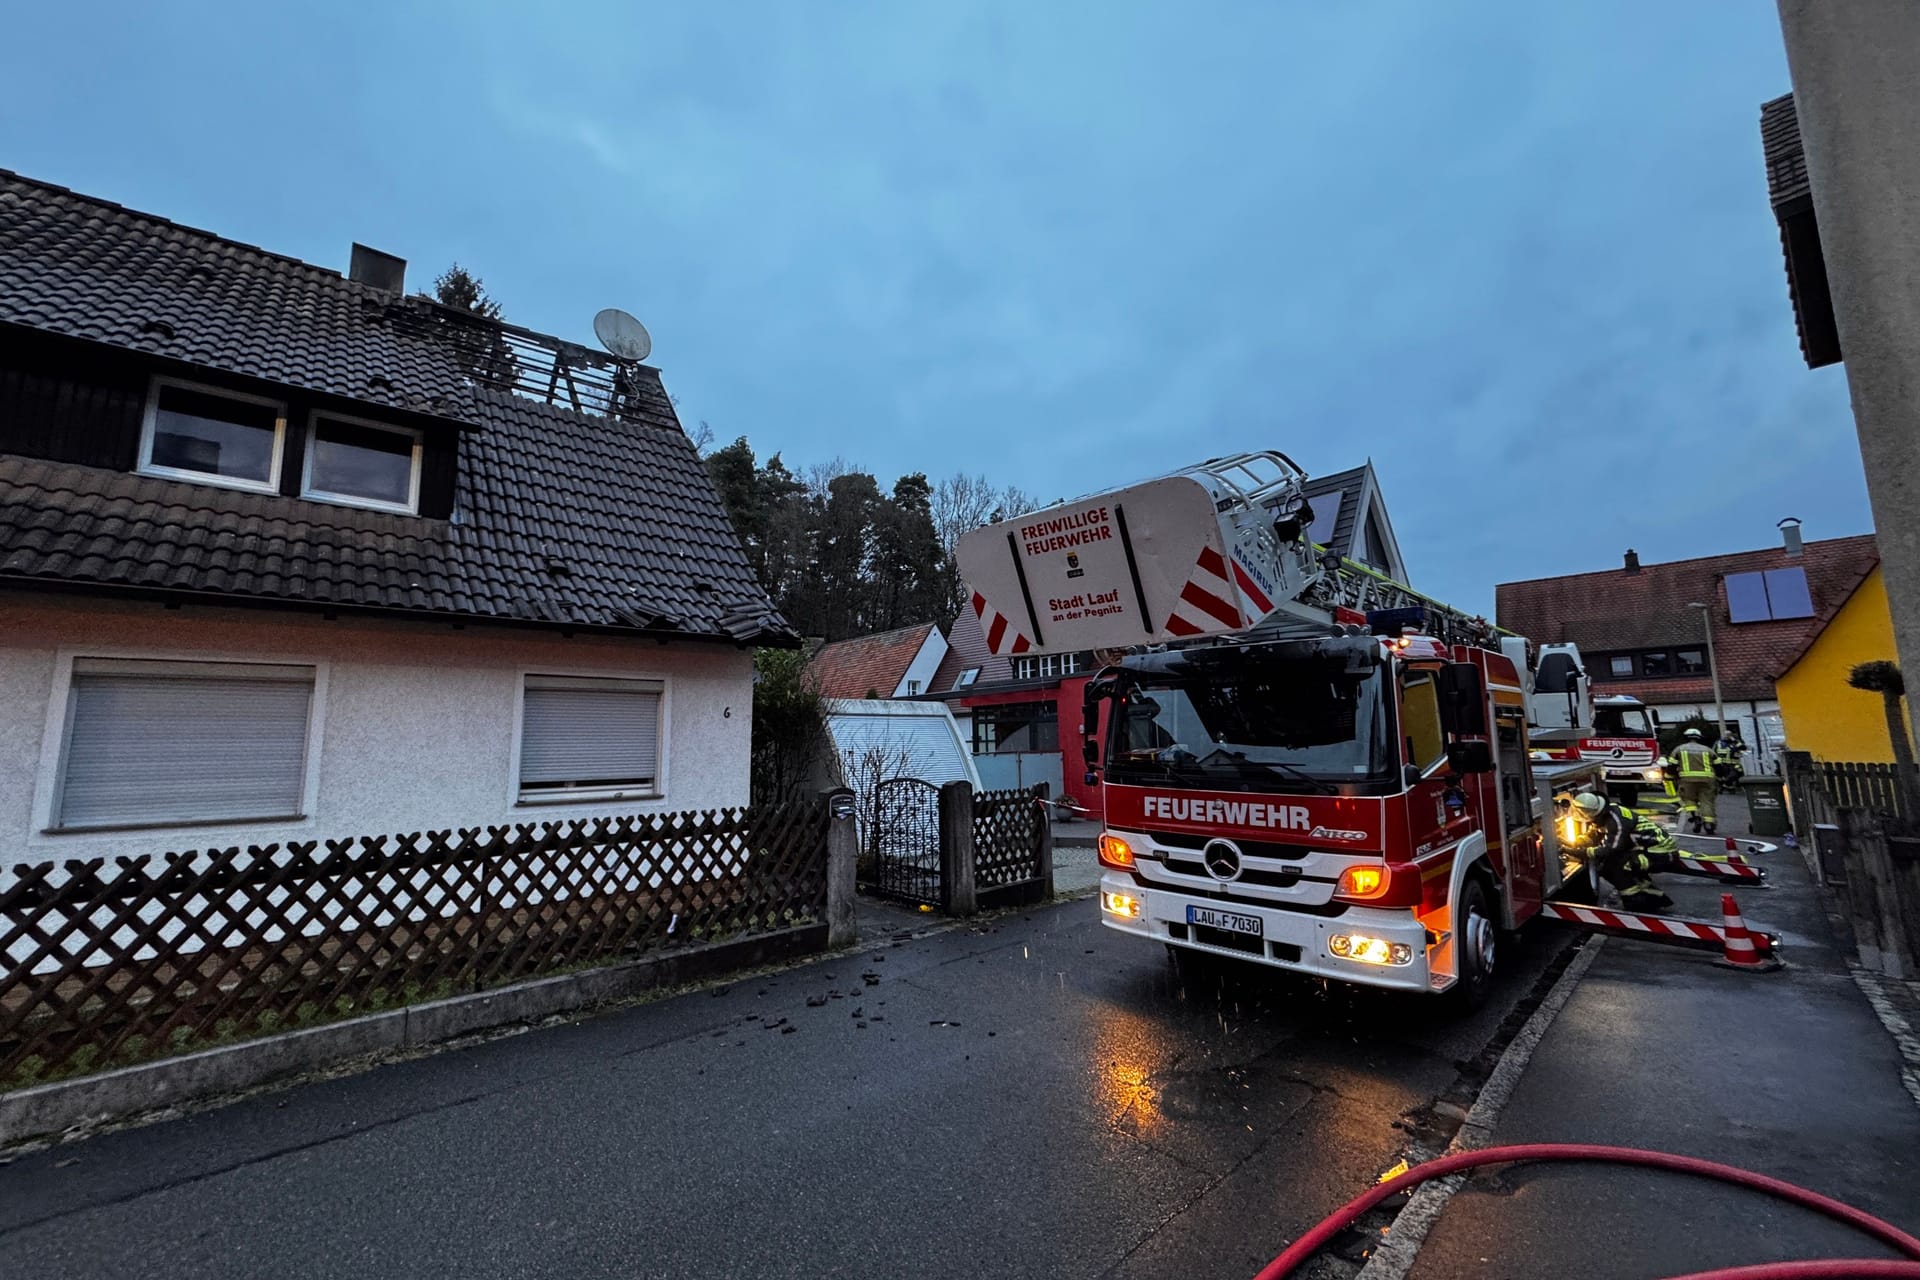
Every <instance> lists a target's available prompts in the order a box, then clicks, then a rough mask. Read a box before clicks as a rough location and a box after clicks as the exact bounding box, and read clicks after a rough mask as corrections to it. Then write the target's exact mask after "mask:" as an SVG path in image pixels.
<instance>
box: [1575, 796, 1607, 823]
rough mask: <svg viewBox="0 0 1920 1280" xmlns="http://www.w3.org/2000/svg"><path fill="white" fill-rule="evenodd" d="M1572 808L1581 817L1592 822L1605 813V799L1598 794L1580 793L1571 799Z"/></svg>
mask: <svg viewBox="0 0 1920 1280" xmlns="http://www.w3.org/2000/svg"><path fill="white" fill-rule="evenodd" d="M1573 807H1574V809H1575V810H1577V811H1578V812H1579V814H1580V816H1581V817H1583V818H1586V819H1588V820H1592V819H1594V818H1598V817H1599V816H1600V815H1601V814H1602V813H1604V812H1606V808H1607V798H1606V797H1605V796H1603V795H1600V794H1599V793H1598V792H1593V791H1582V792H1581V793H1580V794H1579V795H1577V796H1575V797H1574V798H1573Z"/></svg>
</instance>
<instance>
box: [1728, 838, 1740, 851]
mask: <svg viewBox="0 0 1920 1280" xmlns="http://www.w3.org/2000/svg"><path fill="white" fill-rule="evenodd" d="M1727 852H1728V853H1738V852H1740V846H1739V845H1738V844H1735V843H1734V839H1733V837H1732V836H1728V837H1727Z"/></svg>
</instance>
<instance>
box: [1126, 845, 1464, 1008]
mask: <svg viewBox="0 0 1920 1280" xmlns="http://www.w3.org/2000/svg"><path fill="white" fill-rule="evenodd" d="M1189 908H1196V909H1197V911H1198V912H1199V913H1200V914H1201V915H1202V916H1203V917H1204V914H1205V913H1207V912H1227V913H1231V914H1232V915H1234V916H1240V917H1251V918H1252V919H1256V920H1258V921H1259V922H1260V932H1259V934H1258V935H1255V934H1251V933H1239V932H1230V931H1228V930H1224V929H1217V928H1213V927H1210V926H1208V925H1204V924H1199V923H1196V921H1195V920H1194V918H1193V915H1192V914H1190V913H1189V910H1188V909H1189ZM1100 922H1101V923H1102V924H1104V925H1106V926H1107V927H1108V928H1109V929H1116V930H1118V931H1119V932H1121V933H1129V934H1133V935H1134V936H1136V937H1140V938H1148V939H1152V940H1153V941H1156V942H1164V943H1166V944H1168V945H1169V946H1175V947H1185V948H1188V949H1189V950H1193V951H1202V952H1206V953H1208V954H1210V955H1218V956H1230V957H1232V958H1233V959H1236V960H1245V961H1247V962H1249V963H1251V964H1264V965H1267V966H1269V967H1271V968H1275V969H1286V970H1289V971H1291V972H1295V973H1309V974H1312V975H1314V976H1315V977H1319V978H1328V979H1332V980H1334V981H1337V982H1357V983H1362V984H1364V985H1366V986H1371V987H1387V988H1390V989H1392V990H1395V991H1437V990H1440V989H1441V988H1442V987H1445V986H1451V985H1453V984H1452V979H1451V976H1450V975H1440V976H1438V977H1436V975H1435V974H1434V973H1433V971H1432V969H1431V966H1430V963H1429V961H1430V958H1431V953H1430V950H1429V947H1428V938H1427V930H1426V926H1424V925H1422V924H1421V923H1420V921H1419V920H1418V919H1416V918H1415V917H1414V915H1413V913H1412V912H1411V911H1404V910H1385V909H1381V908H1378V907H1349V908H1348V909H1347V910H1346V911H1344V912H1342V913H1341V914H1340V915H1339V916H1337V917H1333V918H1327V917H1323V916H1316V915H1310V914H1308V913H1306V912H1301V911H1289V910H1287V909H1285V908H1276V907H1263V906H1260V905H1258V904H1255V903H1249V902H1224V901H1221V900H1220V899H1218V898H1202V897H1195V896H1191V895H1188V894H1184V893H1180V892H1177V891H1175V890H1169V889H1153V888H1148V887H1146V886H1144V885H1141V884H1137V883H1135V881H1134V879H1133V877H1131V876H1128V875H1123V874H1116V873H1114V872H1111V871H1110V872H1108V873H1107V874H1106V875H1105V876H1103V877H1102V878H1101V881H1100ZM1335 939H1345V950H1346V952H1347V954H1345V955H1342V954H1338V953H1337V952H1336V949H1335V948H1336V945H1337V944H1336V942H1335ZM1376 944H1377V945H1376ZM1396 950H1397V951H1399V953H1400V954H1403V955H1405V956H1406V957H1407V958H1406V960H1405V961H1404V962H1403V963H1399V964H1394V963H1385V964H1380V963H1371V962H1369V961H1366V960H1361V959H1356V958H1354V955H1355V952H1356V951H1360V952H1367V953H1372V954H1378V953H1380V952H1382V951H1385V952H1386V953H1387V954H1388V955H1392V954H1394V953H1395V951H1396Z"/></svg>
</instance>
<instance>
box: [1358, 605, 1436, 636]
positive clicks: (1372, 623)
mask: <svg viewBox="0 0 1920 1280" xmlns="http://www.w3.org/2000/svg"><path fill="white" fill-rule="evenodd" d="M1426 625H1427V607H1426V606H1425V605H1423V604H1410V605H1407V606H1406V607H1405V608H1402V609H1369V610H1367V630H1369V631H1371V632H1373V634H1375V635H1377V636H1397V635H1399V634H1400V633H1401V632H1402V631H1405V630H1406V629H1407V628H1408V627H1412V628H1413V629H1414V630H1415V631H1418V630H1420V629H1421V628H1423V627H1425V626H1426Z"/></svg>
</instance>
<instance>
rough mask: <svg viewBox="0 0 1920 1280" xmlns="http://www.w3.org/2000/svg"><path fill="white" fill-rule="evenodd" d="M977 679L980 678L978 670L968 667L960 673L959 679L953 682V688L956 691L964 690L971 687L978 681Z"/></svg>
mask: <svg viewBox="0 0 1920 1280" xmlns="http://www.w3.org/2000/svg"><path fill="white" fill-rule="evenodd" d="M979 678H980V668H978V667H968V668H967V669H966V670H965V671H962V672H961V673H960V678H959V679H958V680H955V681H954V682H953V687H954V688H956V689H964V688H966V687H967V686H969V685H971V684H972V683H973V682H974V681H975V680H978V679H979Z"/></svg>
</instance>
